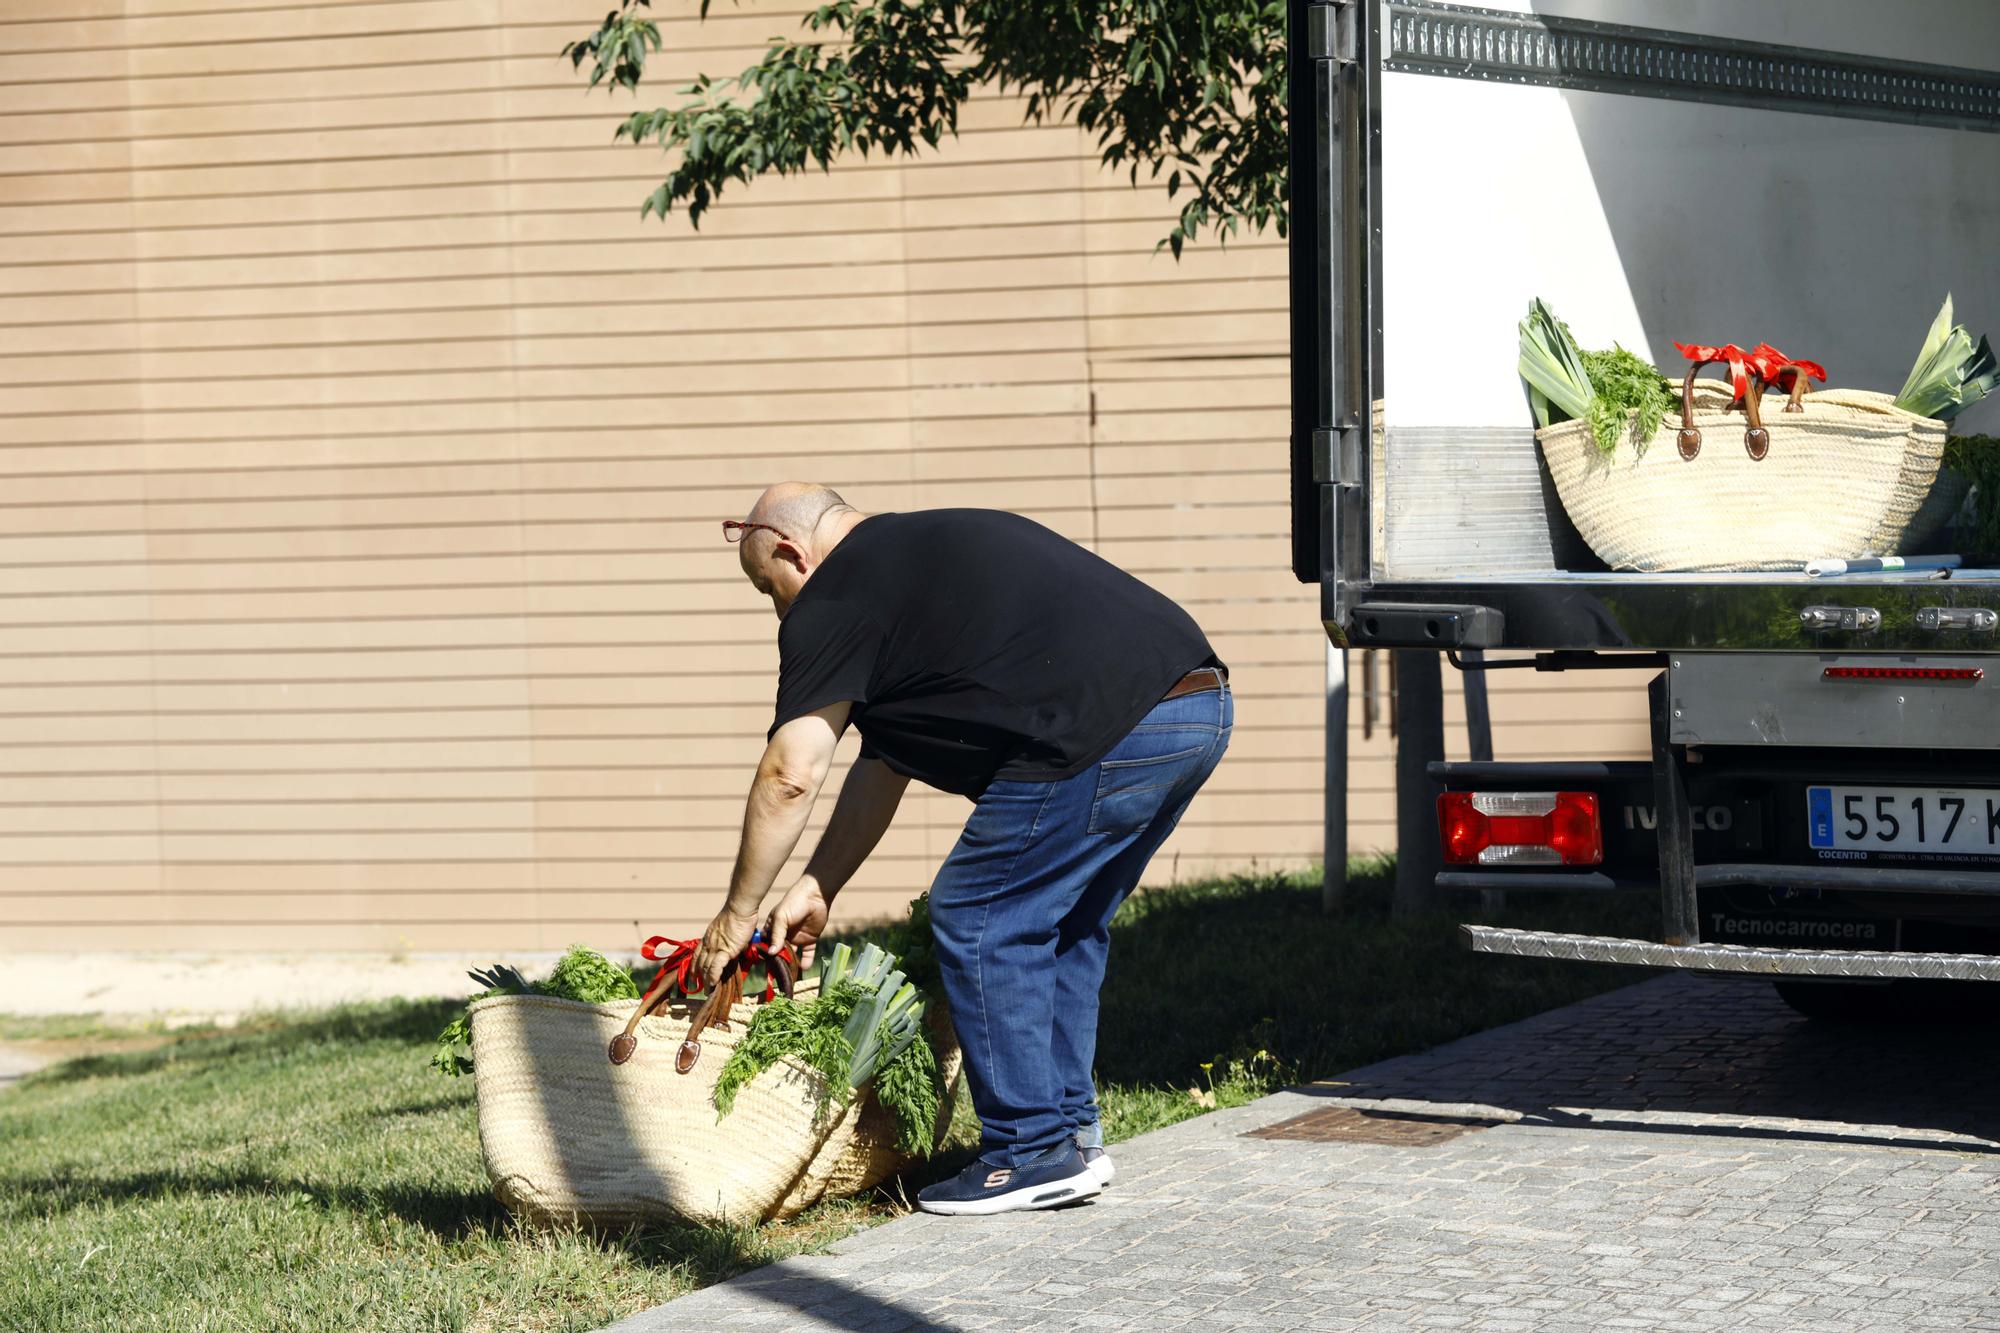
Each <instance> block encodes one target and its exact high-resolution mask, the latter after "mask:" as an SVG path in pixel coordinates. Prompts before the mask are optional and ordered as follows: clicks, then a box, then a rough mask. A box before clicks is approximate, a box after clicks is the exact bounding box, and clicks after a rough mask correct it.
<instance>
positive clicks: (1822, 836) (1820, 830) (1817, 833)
mask: <svg viewBox="0 0 2000 1333" xmlns="http://www.w3.org/2000/svg"><path fill="white" fill-rule="evenodd" d="M1806 817H1807V819H1808V821H1810V823H1811V826H1812V834H1811V837H1810V838H1809V839H1808V841H1809V842H1811V844H1812V845H1813V846H1815V847H1831V846H1833V788H1831V787H1808V788H1806Z"/></svg>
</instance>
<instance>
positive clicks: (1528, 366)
mask: <svg viewBox="0 0 2000 1333" xmlns="http://www.w3.org/2000/svg"><path fill="white" fill-rule="evenodd" d="M1520 332H1521V363H1520V370H1521V378H1522V379H1523V380H1525V381H1526V382H1527V385H1528V401H1529V403H1530V404H1531V405H1532V406H1533V407H1534V409H1535V422H1536V424H1537V425H1540V426H1552V425H1554V424H1555V423H1556V422H1558V421H1583V420H1586V419H1587V418H1588V417H1589V416H1590V404H1591V400H1592V399H1593V398H1594V397H1596V395H1595V393H1594V392H1593V391H1592V390H1591V387H1590V373H1589V372H1588V371H1586V370H1585V369H1584V367H1583V352H1582V351H1581V350H1579V349H1578V347H1577V345H1576V339H1574V338H1572V337H1571V336H1570V333H1569V326H1568V325H1566V324H1564V323H1563V322H1562V321H1561V320H1559V319H1557V318H1556V316H1555V312H1554V311H1553V310H1550V309H1549V307H1548V306H1547V304H1545V303H1544V302H1543V301H1542V299H1541V298H1540V297H1536V298H1535V299H1534V300H1532V301H1530V302H1528V315H1527V318H1525V319H1523V320H1522V321H1521V325H1520Z"/></svg>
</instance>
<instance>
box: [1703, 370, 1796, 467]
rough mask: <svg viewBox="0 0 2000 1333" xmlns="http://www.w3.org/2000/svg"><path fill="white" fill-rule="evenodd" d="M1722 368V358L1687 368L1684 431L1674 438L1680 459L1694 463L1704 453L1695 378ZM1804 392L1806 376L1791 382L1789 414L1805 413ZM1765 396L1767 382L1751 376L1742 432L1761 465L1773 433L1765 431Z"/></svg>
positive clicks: (1767, 451) (1749, 448) (1746, 446)
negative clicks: (1696, 412) (1704, 371)
mask: <svg viewBox="0 0 2000 1333" xmlns="http://www.w3.org/2000/svg"><path fill="white" fill-rule="evenodd" d="M1721 364H1723V359H1722V358H1721V357H1714V358H1712V359H1710V360H1707V361H1697V362H1695V363H1694V364H1693V365H1691V366H1689V367H1688V372H1687V377H1686V378H1685V379H1683V380H1682V381H1681V428H1680V430H1679V431H1678V432H1677V433H1676V434H1675V436H1674V447H1675V448H1677V449H1679V450H1680V454H1681V457H1682V458H1684V459H1689V460H1692V459H1693V458H1694V457H1695V456H1696V455H1698V454H1700V453H1701V430H1700V429H1699V428H1698V427H1697V426H1696V425H1695V424H1694V377H1695V376H1696V375H1699V374H1700V373H1701V370H1702V367H1703V366H1717V365H1721ZM1804 392H1805V376H1804V375H1796V376H1794V377H1793V381H1792V401H1791V403H1790V405H1788V406H1787V407H1786V408H1785V410H1786V411H1787V412H1803V411H1804V410H1805V408H1804V407H1803V406H1801V405H1800V403H1799V398H1800V396H1801V395H1802V394H1803V393H1804ZM1763 396H1764V381H1763V380H1761V379H1759V378H1758V376H1757V372H1755V371H1754V370H1753V371H1751V372H1750V386H1749V387H1748V388H1747V389H1745V390H1744V391H1743V411H1744V413H1745V415H1747V416H1748V417H1749V418H1750V424H1749V426H1747V427H1746V428H1745V429H1744V431H1743V448H1744V449H1745V450H1746V451H1747V452H1748V453H1749V455H1750V457H1751V458H1752V459H1754V460H1756V461H1757V462H1760V463H1761V462H1762V461H1763V460H1764V457H1765V455H1767V454H1769V453H1770V452H1771V432H1770V431H1768V430H1766V429H1764V411H1763V406H1762V403H1761V399H1762V398H1763Z"/></svg>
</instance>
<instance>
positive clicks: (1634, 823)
mask: <svg viewBox="0 0 2000 1333" xmlns="http://www.w3.org/2000/svg"><path fill="white" fill-rule="evenodd" d="M1689 813H1690V814H1691V815H1693V816H1694V826H1695V827H1696V828H1697V829H1705V830H1707V831H1708V832H1710V833H1727V832H1729V830H1730V829H1731V828H1733V827H1735V825H1736V812H1735V811H1734V810H1731V809H1730V808H1729V807H1728V806H1726V805H1697V806H1692V807H1690V808H1689ZM1659 826H1660V820H1659V816H1658V815H1656V814H1655V813H1654V811H1653V807H1652V806H1650V805H1628V806H1626V807H1625V827H1626V828H1628V829H1656V828H1658V827H1659Z"/></svg>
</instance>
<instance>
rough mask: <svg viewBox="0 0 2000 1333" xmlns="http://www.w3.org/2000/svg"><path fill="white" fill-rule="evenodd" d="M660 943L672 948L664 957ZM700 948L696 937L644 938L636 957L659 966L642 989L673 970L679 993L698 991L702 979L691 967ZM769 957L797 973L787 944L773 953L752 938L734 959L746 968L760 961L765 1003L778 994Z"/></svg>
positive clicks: (796, 965) (648, 989) (690, 993)
mask: <svg viewBox="0 0 2000 1333" xmlns="http://www.w3.org/2000/svg"><path fill="white" fill-rule="evenodd" d="M663 944H664V945H668V946H670V948H671V950H672V952H670V953H668V954H667V955H666V957H664V958H662V957H661V956H660V946H661V945H663ZM700 947H701V941H700V940H670V939H668V938H667V937H666V936H665V935H655V936H653V938H651V939H650V940H647V941H646V942H645V944H643V945H641V946H640V948H639V954H640V956H641V957H643V958H647V959H650V960H651V961H653V962H656V963H658V964H659V965H660V970H659V971H658V972H656V973H654V974H653V985H652V986H648V987H647V988H646V989H647V991H648V992H649V993H650V992H651V991H652V990H653V987H655V986H658V985H659V984H660V978H661V977H663V976H665V975H667V973H668V972H672V973H673V976H674V984H675V985H676V986H679V987H680V988H681V994H683V995H693V994H694V993H695V992H697V991H699V990H702V989H703V988H704V985H705V982H704V980H703V978H702V977H700V976H699V975H697V974H696V972H695V970H694V955H695V950H697V949H699V948H700ZM773 957H776V958H778V959H780V960H781V961H782V962H783V963H784V964H785V965H786V966H787V967H789V968H790V969H791V970H792V974H793V975H794V976H796V975H797V974H798V970H799V965H798V960H797V959H795V958H793V957H792V947H791V946H790V945H789V944H788V945H786V946H785V947H784V948H782V949H780V950H778V951H777V952H776V954H773V953H772V952H771V950H770V948H769V947H768V946H767V945H766V944H765V943H764V942H763V941H762V940H752V941H751V942H750V946H749V947H748V948H746V949H745V950H744V951H743V952H742V953H740V954H738V955H736V961H737V963H738V964H739V965H740V966H744V967H748V966H749V965H751V964H752V963H762V964H764V994H763V999H764V1000H765V1002H766V1003H768V1002H769V1001H770V999H771V997H772V996H774V995H776V994H777V993H778V984H777V982H776V981H774V980H773V979H772V977H771V959H772V958H773Z"/></svg>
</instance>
